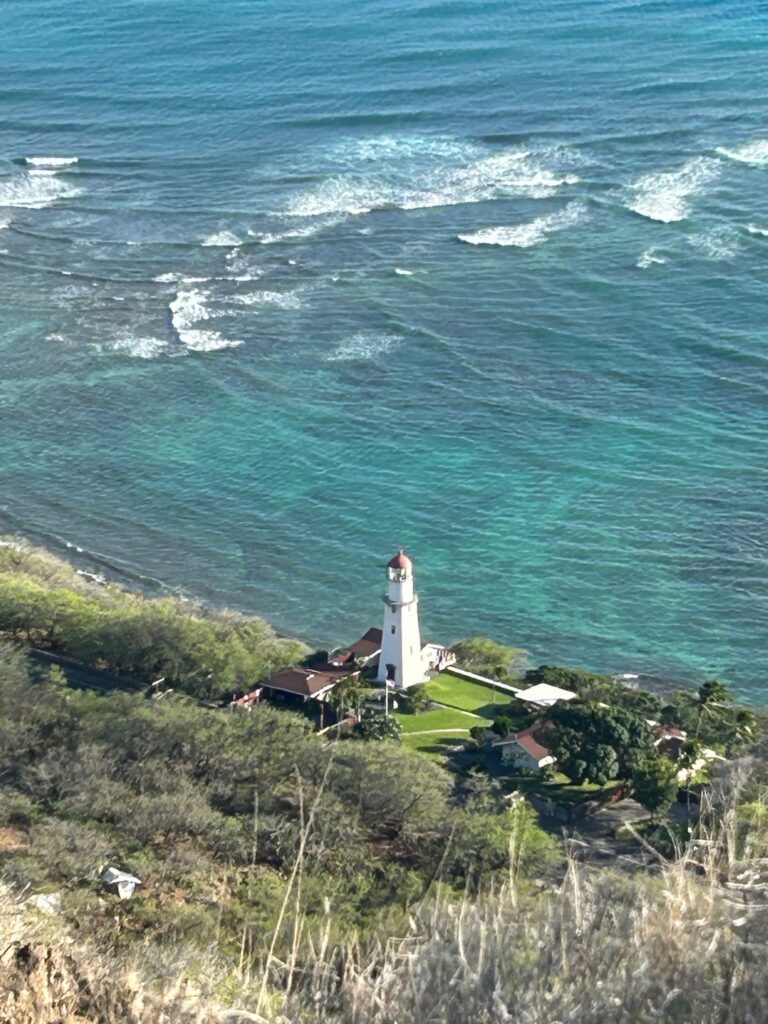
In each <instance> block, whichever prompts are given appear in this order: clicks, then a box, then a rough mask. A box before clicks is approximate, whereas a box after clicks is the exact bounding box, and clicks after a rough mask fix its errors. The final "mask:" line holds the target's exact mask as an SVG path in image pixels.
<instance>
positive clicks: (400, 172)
mask: <svg viewBox="0 0 768 1024" xmlns="http://www.w3.org/2000/svg"><path fill="white" fill-rule="evenodd" d="M335 157H336V159H337V160H338V162H341V161H342V159H343V160H344V162H345V163H346V164H347V165H348V166H346V167H344V168H343V169H342V170H340V171H338V172H337V173H332V174H330V175H329V176H328V177H326V178H325V179H324V180H323V181H322V182H320V184H319V185H316V186H315V187H313V188H311V189H309V190H308V191H305V192H303V193H301V194H300V195H298V196H295V197H294V198H292V199H291V200H290V201H289V203H288V205H287V209H286V212H287V213H288V214H289V215H291V216H297V217H319V216H328V215H332V214H339V213H342V214H349V215H352V216H355V215H360V214H365V213H370V212H371V211H372V210H378V209H387V208H390V209H391V208H398V209H403V210H416V209H424V208H429V207H436V206H455V205H459V204H464V203H480V202H485V201H486V200H490V199H496V198H502V197H505V196H515V195H519V196H527V197H531V198H545V197H547V196H551V195H553V194H554V192H556V191H557V189H558V188H560V187H561V186H562V185H573V184H575V183H576V182H577V181H578V180H579V179H578V178H577V177H576V175H574V174H564V173H560V172H558V171H557V170H555V169H553V168H551V167H549V166H546V165H545V163H544V162H543V161H544V160H545V159H546V160H548V161H555V162H557V161H558V160H559V159H560V157H559V156H558V151H557V150H551V151H549V152H548V153H547V155H546V157H545V156H544V155H543V154H541V155H539V156H537V155H536V154H534V153H532V152H531V151H530V150H522V149H516V150H505V151H501V152H499V151H492V152H489V151H488V150H487V149H481V148H480V147H478V146H474V145H471V144H466V143H461V142H458V141H457V140H449V139H426V140H419V139H403V138H396V137H388V136H385V137H383V138H380V139H370V140H364V141H362V142H360V141H358V142H356V143H353V144H351V145H350V144H346V146H345V148H343V149H337V151H335Z"/></svg>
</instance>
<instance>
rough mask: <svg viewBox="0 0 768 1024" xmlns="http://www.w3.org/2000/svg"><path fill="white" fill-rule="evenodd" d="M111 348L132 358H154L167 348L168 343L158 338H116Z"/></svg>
mask: <svg viewBox="0 0 768 1024" xmlns="http://www.w3.org/2000/svg"><path fill="white" fill-rule="evenodd" d="M112 349H113V351H115V352H120V353H121V354H122V355H126V356H130V357H131V358H132V359H156V358H157V357H158V356H159V355H162V353H163V352H165V351H166V350H167V349H168V343H167V342H165V341H163V340H162V339H160V338H132V337H128V338H118V340H117V341H115V342H113V343H112Z"/></svg>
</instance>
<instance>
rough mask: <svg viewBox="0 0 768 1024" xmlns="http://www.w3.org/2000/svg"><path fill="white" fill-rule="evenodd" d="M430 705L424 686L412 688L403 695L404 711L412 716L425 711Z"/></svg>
mask: <svg viewBox="0 0 768 1024" xmlns="http://www.w3.org/2000/svg"><path fill="white" fill-rule="evenodd" d="M431 703H432V701H431V699H430V696H429V694H428V693H427V688H426V686H412V687H411V688H410V689H409V690H408V692H407V693H406V695H405V706H406V710H407V711H409V712H410V714H412V715H419V714H421V712H422V711H426V710H427V709H428V708H429V706H430V705H431Z"/></svg>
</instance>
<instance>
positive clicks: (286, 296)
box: [231, 290, 301, 309]
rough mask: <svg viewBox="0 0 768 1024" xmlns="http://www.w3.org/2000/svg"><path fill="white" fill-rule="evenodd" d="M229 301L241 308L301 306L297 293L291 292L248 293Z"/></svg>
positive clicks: (290, 307) (291, 307)
mask: <svg viewBox="0 0 768 1024" xmlns="http://www.w3.org/2000/svg"><path fill="white" fill-rule="evenodd" d="M231 301H233V302H236V303H238V304H239V305H241V306H265V305H266V306H279V307H280V309H298V308H299V307H300V306H301V298H300V295H299V291H298V290H296V291H292V292H272V291H261V292H250V293H249V294H246V295H233V296H232V298H231Z"/></svg>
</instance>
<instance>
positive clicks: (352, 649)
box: [328, 626, 382, 666]
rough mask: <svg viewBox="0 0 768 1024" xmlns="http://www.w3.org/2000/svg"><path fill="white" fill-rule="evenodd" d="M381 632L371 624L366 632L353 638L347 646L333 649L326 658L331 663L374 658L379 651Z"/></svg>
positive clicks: (337, 663) (351, 663) (363, 660)
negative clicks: (336, 649) (357, 638)
mask: <svg viewBox="0 0 768 1024" xmlns="http://www.w3.org/2000/svg"><path fill="white" fill-rule="evenodd" d="M381 638H382V632H381V630H380V629H378V628H377V627H376V626H371V628H370V629H369V630H368V632H367V633H365V634H364V635H363V636H361V637H360V639H359V640H355V642H354V643H353V644H350V645H349V647H344V648H341V649H340V650H338V651H334V652H333V654H332V655H331V656H330V658H329V659H328V661H329V663H330V664H331V665H335V666H341V665H349V666H351V665H354V663H355V662H356V661H362V662H364V663H365V662H368V661H370V660H371V659H372V658H375V657H376V656H377V655H378V654H379V653H380V651H381Z"/></svg>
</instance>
